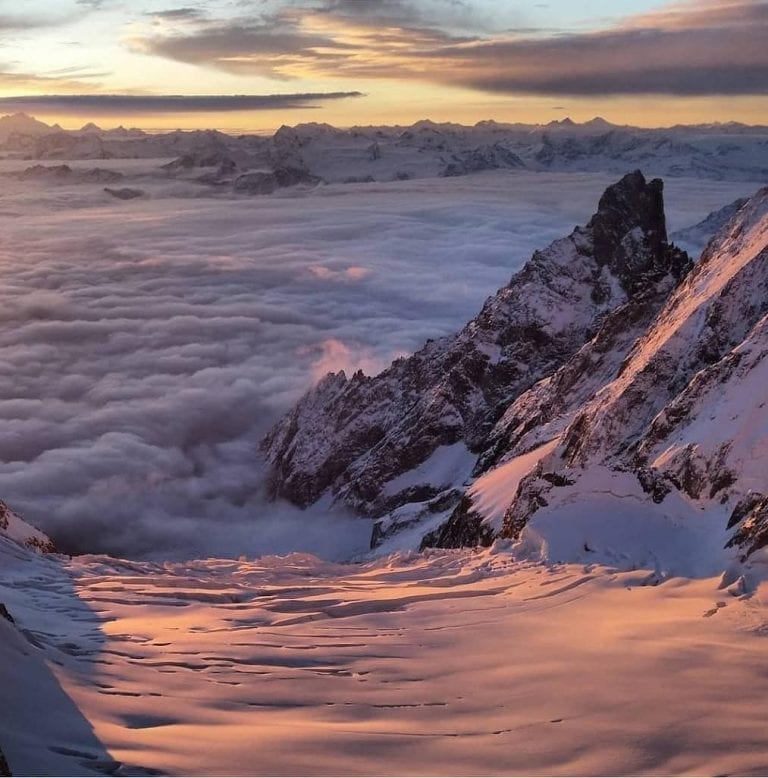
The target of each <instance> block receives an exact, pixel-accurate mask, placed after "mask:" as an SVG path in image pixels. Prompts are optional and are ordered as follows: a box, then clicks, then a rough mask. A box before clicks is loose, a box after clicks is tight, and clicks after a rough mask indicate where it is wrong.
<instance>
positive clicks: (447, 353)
mask: <svg viewBox="0 0 768 778" xmlns="http://www.w3.org/2000/svg"><path fill="white" fill-rule="evenodd" d="M731 211H732V216H731V219H730V221H728V223H727V224H726V225H725V226H724V227H723V228H722V230H721V231H720V232H719V233H718V235H717V236H716V237H715V238H714V239H713V240H712V242H711V243H710V244H709V246H708V247H707V249H706V251H705V252H704V254H703V256H702V258H701V260H700V262H699V263H698V264H697V266H696V267H695V269H694V270H693V271H692V272H689V270H690V267H691V265H690V262H689V260H688V258H687V256H686V255H685V254H684V253H682V252H680V251H679V250H678V249H676V248H674V246H671V245H670V244H669V243H668V242H667V236H666V231H665V228H664V214H663V204H662V199H661V182H660V181H652V182H650V183H648V182H646V181H645V179H644V178H643V176H642V175H641V174H640V173H639V172H636V173H633V174H631V175H628V176H625V177H624V178H623V179H622V180H621V181H620V182H619V183H617V184H616V185H614V186H612V187H609V189H608V190H607V191H606V193H605V194H604V195H603V197H602V198H601V201H600V204H599V207H598V211H597V213H596V214H595V216H594V217H593V218H592V220H591V221H590V223H589V224H588V225H587V226H586V227H584V228H577V229H576V230H575V231H574V233H573V234H572V235H571V236H569V237H568V238H564V239H561V240H559V241H556V242H555V243H554V244H552V246H550V247H549V248H547V249H545V250H544V251H541V252H536V253H535V254H534V256H533V257H532V259H531V260H530V261H529V263H528V264H527V265H526V266H525V267H524V268H523V270H522V271H520V273H518V274H516V275H515V276H514V277H513V278H512V280H511V281H510V283H509V285H508V286H507V287H504V288H503V289H501V290H500V291H499V292H498V293H497V294H496V295H494V296H493V297H491V298H490V299H489V300H488V302H487V303H486V304H485V306H484V307H483V310H482V311H481V313H480V314H479V315H478V316H477V317H476V318H475V319H473V320H472V321H471V322H470V323H469V324H468V325H467V326H466V327H465V328H464V329H463V330H462V331H461V332H460V333H458V334H457V335H455V336H453V337H450V338H445V339H442V340H439V341H434V342H430V343H428V344H427V345H426V346H425V347H424V348H423V349H421V350H420V351H418V352H416V354H414V355H413V356H412V357H410V358H408V359H401V360H398V361H397V362H395V363H394V364H393V365H392V367H390V368H389V369H388V370H385V371H384V372H383V373H381V374H379V375H378V376H376V377H374V378H368V377H365V376H363V375H362V374H361V373H357V374H355V375H354V376H353V377H352V378H351V379H348V378H347V377H346V376H345V375H343V374H335V375H329V376H328V377H327V378H326V379H324V380H323V381H322V382H321V383H320V384H319V385H318V386H317V387H316V388H315V389H314V390H312V391H311V392H310V393H309V394H308V395H307V396H306V397H305V398H304V399H303V400H302V401H301V402H300V403H299V404H298V405H297V407H296V408H295V409H294V410H293V411H292V412H291V413H290V414H289V415H288V416H287V417H286V418H285V419H283V420H282V421H281V422H280V423H279V424H278V425H277V427H276V428H275V429H274V430H273V431H272V432H271V433H270V434H269V435H268V436H267V438H266V439H265V442H264V451H265V455H266V458H267V462H268V463H269V467H270V473H271V488H272V492H273V494H274V495H275V496H281V497H285V498H288V499H290V500H292V501H293V502H295V503H297V504H299V505H307V504H309V503H311V502H314V501H316V500H318V499H321V498H323V497H325V498H328V497H329V496H330V497H331V498H332V499H334V500H337V501H343V502H344V503H346V504H348V505H350V506H352V507H353V508H354V509H355V510H357V511H359V512H360V513H361V514H363V515H366V516H373V517H377V518H379V522H378V524H377V527H376V530H375V532H374V537H373V543H374V545H376V544H383V547H384V548H387V547H396V546H397V545H406V546H407V545H413V544H419V543H421V545H422V546H428V545H438V546H461V545H473V544H478V543H481V544H487V543H489V542H491V541H492V540H493V539H494V538H495V537H498V536H503V537H508V538H513V539H515V540H517V541H519V542H521V543H523V544H526V545H527V546H528V547H531V548H534V547H535V548H536V549H538V551H539V552H541V553H544V554H545V555H556V556H557V558H573V557H578V558H579V559H580V558H581V557H586V558H592V557H593V556H594V555H595V554H597V553H598V552H599V551H600V550H602V551H604V552H606V553H608V552H607V551H606V548H608V547H611V548H613V547H620V546H621V545H622V544H624V545H626V544H627V543H629V544H630V545H634V547H635V551H637V547H638V546H642V547H643V548H645V547H647V548H648V550H649V551H648V553H653V554H655V555H656V557H654V559H655V560H656V562H658V563H659V564H662V562H659V559H660V558H661V557H659V556H658V554H659V551H658V548H657V547H660V548H662V549H663V548H665V547H666V546H667V545H668V544H669V543H672V545H674V543H675V542H677V541H674V538H675V537H678V536H679V538H686V540H685V541H683V540H682V539H680V540H679V542H680V543H684V542H689V541H690V539H689V538H688V533H689V532H690V531H694V534H695V535H696V537H697V538H698V539H699V540H700V546H701V547H700V548H699V550H698V551H697V552H693V551H692V552H691V553H694V554H699V556H700V557H701V559H702V560H710V561H711V560H712V559H713V558H714V557H717V558H718V559H720V557H721V556H722V553H723V547H724V546H725V545H726V544H728V545H729V546H730V547H736V548H738V549H740V553H742V554H749V553H750V552H752V551H754V550H755V549H757V548H759V547H761V546H762V545H765V544H766V543H768V487H766V485H765V483H764V473H765V472H766V471H767V470H768V461H766V457H768V453H767V452H768V448H766V446H765V445H764V440H765V438H766V433H768V429H766V423H768V415H767V414H766V412H765V409H764V405H765V403H764V400H763V398H762V394H761V388H760V387H761V386H762V385H763V384H762V383H761V382H762V381H764V376H763V373H764V372H765V370H766V369H768V368H766V365H767V364H768V362H766V361H765V360H764V359H763V357H764V356H765V355H766V354H767V353H768V347H766V337H768V335H767V334H766V333H768V327H767V326H766V323H765V322H766V320H765V318H764V317H765V314H766V313H767V312H768V189H764V190H761V191H760V192H759V193H758V194H757V195H755V196H754V197H753V198H752V199H750V200H749V201H748V202H747V203H746V204H742V205H741V207H738V208H737V207H735V206H734V208H732V209H731ZM574 506H578V509H576V508H574ZM638 517H642V518H638ZM633 538H634V540H633ZM670 538H672V540H670ZM534 539H535V542H534ZM697 542H698V541H697ZM612 553H613V551H611V552H610V553H609V556H610V554H612ZM662 557H663V554H662ZM646 561H647V560H646ZM702 564H706V561H702Z"/></svg>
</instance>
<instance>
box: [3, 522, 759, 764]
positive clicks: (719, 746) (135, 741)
mask: <svg viewBox="0 0 768 778" xmlns="http://www.w3.org/2000/svg"><path fill="white" fill-rule="evenodd" d="M609 528H610V522H609V521H607V520H606V521H605V522H604V531H609ZM666 537H669V535H666ZM687 551H688V546H687V545H686V544H685V543H684V542H675V543H670V544H669V546H668V552H667V554H668V556H667V558H668V559H670V558H671V556H672V555H673V554H675V555H676V559H677V562H678V563H679V565H678V568H677V569H678V570H680V569H683V570H685V571H687V572H688V573H689V574H695V568H694V567H693V562H694V560H692V559H691V558H690V555H689V554H688V553H687ZM681 566H682V567H681ZM760 567H761V565H760V564H758V563H757V562H754V563H753V564H752V566H751V567H750V566H746V567H745V568H744V569H742V570H740V571H734V572H732V573H729V574H728V575H726V576H724V577H720V576H719V575H717V574H716V573H715V571H714V570H713V569H712V568H709V569H706V570H705V571H704V576H705V577H702V578H696V577H693V578H687V579H683V578H667V577H666V576H665V575H664V573H663V571H661V570H654V568H653V565H652V564H651V566H650V567H643V568H640V569H636V570H634V571H631V572H618V571H617V570H616V569H615V566H609V567H601V566H599V565H595V564H579V565H573V564H571V565H548V566H545V565H542V564H540V563H538V562H535V561H522V562H521V561H515V560H514V559H513V558H512V557H511V556H510V554H509V552H508V550H506V549H504V548H502V547H499V546H497V547H496V548H493V549H487V550H484V551H482V552H476V551H468V550H460V551H455V552H443V551H440V552H437V551H432V552H429V553H427V554H422V555H417V554H399V555H396V556H391V557H388V558H386V559H381V560H378V561H376V562H373V563H366V564H358V565H339V564H331V563H328V562H321V561H320V560H318V559H317V558H315V557H312V556H308V555H300V554H293V555H290V556H287V557H280V558H277V557H272V558H264V559H259V560H250V561H242V560H241V561H233V560H220V559H218V560H217V559H206V560H201V561H195V562H186V563H163V564H160V563H150V562H135V561H130V562H129V561H125V560H117V559H111V558H107V557H99V556H84V557H79V558H75V559H72V560H69V559H64V558H62V557H48V558H46V557H41V556H39V555H36V554H33V553H32V552H29V551H26V550H24V549H22V548H21V547H19V546H17V545H15V544H12V543H10V542H9V541H7V540H5V539H3V538H1V537H0V592H1V593H2V601H3V602H4V604H5V605H6V606H7V612H8V614H9V615H10V616H11V617H12V618H13V623H11V622H9V621H8V620H6V619H4V618H2V617H0V688H2V689H3V701H4V704H3V705H2V706H0V731H1V732H2V746H3V751H4V753H5V756H6V758H7V760H8V763H9V766H10V768H11V770H12V771H13V773H14V774H16V775H105V774H109V775H118V776H130V775H139V776H142V775H155V774H158V773H160V774H170V775H378V774H382V775H393V774H397V775H401V774H409V775H411V774H413V775H422V774H429V775H433V774H434V775H473V774H478V775H496V774H503V775H509V774H513V775H515V774H519V775H537V774H543V775H559V774H566V775H629V774H666V775H678V774H695V775H714V774H738V775H750V774H759V773H760V772H762V768H763V767H764V765H765V764H766V763H767V762H768V748H767V747H766V741H765V732H764V729H765V724H764V721H763V719H762V717H761V716H760V715H759V712H760V711H761V710H762V709H763V706H764V700H765V697H766V694H768V680H767V679H766V674H765V672H764V666H765V646H764V641H765V634H766V631H767V630H768V613H766V609H765V607H764V605H763V601H764V599H765V595H766V584H765V583H764V582H763V579H764V575H763V574H762V573H761V572H760ZM651 678H652V679H653V681H654V682H653V683H638V679H651Z"/></svg>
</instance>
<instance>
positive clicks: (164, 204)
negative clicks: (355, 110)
mask: <svg viewBox="0 0 768 778" xmlns="http://www.w3.org/2000/svg"><path fill="white" fill-rule="evenodd" d="M2 164H3V165H4V166H5V167H6V168H8V167H9V166H11V165H13V164H14V163H12V162H4V163H2ZM15 164H16V165H18V164H19V163H15ZM83 164H85V165H87V164H88V163H83ZM109 164H110V165H118V164H119V163H117V162H110V163H109ZM124 164H125V166H126V170H129V171H133V172H134V173H135V171H136V166H137V164H138V163H135V162H131V163H124ZM142 164H146V163H142ZM158 181H160V183H155V184H153V183H151V181H149V180H147V181H145V182H142V183H141V185H142V186H143V187H145V188H146V189H147V191H148V193H149V194H150V198H149V199H145V200H137V201H131V202H128V203H122V202H120V203H116V202H115V201H114V200H112V199H111V198H109V196H108V195H105V194H104V193H103V192H102V191H101V190H100V189H99V188H98V187H89V186H83V185H81V186H79V187H76V186H71V187H65V186H62V187H50V186H48V187H45V186H39V187H38V186H36V185H34V184H33V183H25V184H19V183H15V184H14V186H15V187H16V188H15V189H14V193H13V195H11V194H10V193H8V194H7V195H6V197H5V198H4V203H3V210H2V212H0V228H1V229H2V234H3V241H2V243H1V244H0V496H2V498H3V499H6V500H7V501H8V502H10V503H11V504H12V505H13V506H14V507H15V508H17V509H18V510H19V511H20V512H22V513H23V514H24V515H25V516H26V518H27V519H28V520H30V521H32V522H33V523H36V524H38V525H39V526H41V527H42V528H43V529H45V530H47V531H49V532H51V533H53V535H54V536H55V537H56V538H57V539H58V540H59V541H60V542H62V543H64V544H65V545H66V546H68V547H70V548H74V549H80V550H83V549H91V550H103V551H109V552H112V553H116V554H122V555H129V556H156V557H168V556H174V555H175V556H188V555H205V554H211V553H218V554H229V555H238V554H240V553H247V554H256V553H267V552H274V551H287V550H289V549H291V548H300V549H303V550H314V551H319V552H321V553H323V554H328V555H345V554H348V553H351V552H352V551H354V550H356V549H357V550H359V549H362V548H364V547H365V545H366V541H367V533H368V529H369V528H368V527H367V526H366V525H365V524H364V523H360V522H351V523H350V521H349V519H348V518H345V517H344V516H343V515H336V516H334V517H333V518H332V519H331V518H329V513H328V511H327V506H323V507H322V508H321V509H320V511H319V512H316V513H313V514H302V513H300V512H298V511H296V510H295V509H293V508H290V507H286V506H280V505H277V506H275V505H267V504H264V502H263V500H262V495H261V485H262V482H261V473H260V471H259V467H258V457H257V446H258V441H259V439H260V437H261V435H262V434H263V433H264V431H265V430H266V429H267V428H268V427H269V425H270V424H272V423H273V421H274V420H275V419H276V418H277V416H278V415H279V414H280V413H282V412H283V411H284V410H285V409H286V408H287V407H288V406H289V405H290V404H291V403H292V402H293V401H294V400H295V399H296V398H297V397H298V396H299V395H300V394H301V392H302V391H303V390H304V389H305V388H307V387H308V386H309V385H310V384H311V382H312V381H313V380H316V379H317V378H318V377H319V376H320V374H321V373H323V372H324V371H326V370H336V369H342V368H343V369H349V370H352V369H355V368H357V367H363V368H365V369H368V370H371V371H375V370H376V369H378V368H380V367H382V366H383V365H385V364H386V363H388V361H389V360H390V359H392V358H393V357H394V356H397V355H399V354H401V353H404V352H410V351H411V350H413V349H414V348H416V347H417V346H419V345H420V344H421V343H422V342H423V341H424V340H425V339H426V338H428V337H435V336H439V335H441V334H444V333H447V332H450V331H452V330H453V329H455V328H456V327H458V326H460V325H461V324H462V323H463V322H464V321H465V320H466V319H467V318H468V317H469V316H470V315H472V314H473V313H474V312H475V311H476V310H477V309H478V308H479V306H480V304H481V303H482V300H483V299H484V298H485V297H486V295H487V294H489V293H490V292H492V291H494V290H495V289H496V288H497V287H498V286H500V285H501V284H503V283H504V282H505V281H506V280H507V278H508V276H509V275H510V274H511V272H512V271H513V270H514V269H515V268H516V267H518V266H519V264H520V263H521V262H522V261H525V260H526V259H527V258H528V256H529V255H530V254H531V252H532V250H533V249H535V248H537V247H540V246H542V245H544V244H546V243H547V242H548V241H550V240H551V239H552V238H554V237H556V236H559V235H560V234H562V233H564V232H567V231H569V230H570V229H571V227H572V226H573V225H574V224H575V223H578V222H583V221H584V219H585V218H586V217H587V216H588V215H589V212H590V211H591V210H592V208H593V206H594V204H595V203H596V201H597V198H598V197H599V194H600V193H601V192H602V190H603V188H604V186H605V185H606V183H608V182H609V177H606V176H605V175H583V174H579V175H546V174H535V175H524V174H513V175H508V174H498V175H495V174H494V175H484V176H476V177H468V178H464V179H438V180H415V181H407V182H398V183H391V184H371V185H363V186H328V187H323V188H319V189H316V190H313V191H312V192H311V193H309V194H306V195H302V196H296V195H295V194H292V193H286V194H284V195H281V196H272V197H259V198H252V199H231V198H222V199H218V198H210V197H207V198H201V197H200V196H199V190H197V189H192V188H186V186H187V185H169V184H168V183H162V180H160V179H158ZM742 188H743V185H742V186H741V187H739V185H735V184H725V183H722V184H707V183H705V182H700V181H697V182H687V183H686V182H684V181H682V180H681V181H675V182H672V183H671V185H670V187H669V194H668V199H669V201H670V202H671V203H673V205H672V213H673V219H672V224H671V226H672V227H673V228H675V227H681V226H685V225H687V224H690V223H693V222H696V221H698V220H699V219H700V218H701V217H702V216H703V215H705V214H706V213H707V212H708V211H710V210H712V208H713V207H715V206H719V205H721V204H723V203H724V202H729V201H730V200H732V199H733V198H734V197H735V196H736V195H740V194H746V193H745V192H743V191H742ZM192 195H196V196H192ZM675 203H676V204H675ZM674 214H676V215H677V217H676V218H674ZM330 521H333V522H335V523H334V524H333V525H331V524H330V523H329V522H330ZM340 539H341V544H340Z"/></svg>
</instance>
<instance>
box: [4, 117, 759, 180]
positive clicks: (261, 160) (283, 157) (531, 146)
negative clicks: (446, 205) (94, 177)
mask: <svg viewBox="0 0 768 778" xmlns="http://www.w3.org/2000/svg"><path fill="white" fill-rule="evenodd" d="M0 155H3V156H6V157H9V156H10V157H17V158H21V159H29V160H77V159H99V160H104V159H128V158H146V159H154V158H157V159H165V160H175V165H174V166H173V167H169V168H167V169H166V170H165V174H166V175H169V176H176V177H183V178H189V179H192V180H196V181H199V182H200V183H201V184H204V185H207V186H218V187H230V188H233V189H234V190H235V191H237V192H240V193H243V194H265V193H269V192H271V191H274V190H275V189H277V188H281V187H284V186H294V185H296V184H308V185H315V184H317V183H321V182H328V183H344V182H348V183H361V182H363V183H364V182H373V181H392V180H402V179H408V178H424V177H436V176H457V175H466V174H468V173H476V172H482V171H485V170H498V169H508V170H516V169H526V170H532V171H537V170H544V171H569V172H600V171H602V172H615V173H617V174H621V173H624V172H626V171H627V170H628V169H632V168H634V167H640V166H642V167H645V168H648V167H652V172H653V173H654V174H655V175H663V176H692V177H697V178H709V179H727V180H743V181H755V182H759V181H762V180H765V179H766V178H768V127H764V126H755V127H750V126H747V125H743V124H738V123H733V122H730V123H726V124H706V125H696V126H675V127H670V128H665V129H646V128H639V127H629V126H617V125H613V124H611V123H609V122H607V121H606V120H605V119H602V118H600V117H596V118H595V119H592V120H591V121H588V122H585V123H583V124H577V123H575V122H573V121H571V120H570V119H563V120H562V121H553V122H550V123H548V124H544V125H530V124H502V123H499V122H494V121H483V122H478V123H477V124H476V125H474V126H471V127H465V126H462V125H458V124H451V123H443V124H437V123H435V122H431V121H428V120H423V121H420V122H416V123H415V124H413V125H412V126H409V127H400V126H395V127H351V128H349V129H343V130H342V129H337V128H335V127H331V126H330V125H328V124H317V123H310V124H300V125H297V126H296V127H281V128H280V129H279V130H278V131H277V132H276V133H274V135H272V136H271V137H270V136H261V135H239V136H231V135H227V134H225V133H222V132H218V131H215V130H196V131H190V132H184V131H179V130H177V131H174V132H168V133H153V134H150V133H146V132H143V131H142V130H138V129H125V128H123V127H118V128H116V129H111V130H104V129H102V128H100V127H98V126H96V125H95V124H93V123H89V124H86V125H85V126H84V127H82V128H80V129H78V130H63V129H62V128H61V127H59V126H58V125H54V126H48V125H46V124H44V123H43V122H40V121H38V120H37V119H34V118H32V117H30V116H27V115H26V114H14V115H12V116H5V117H2V118H0ZM265 175H267V176H271V177H267V178H265V177H264V176H265ZM243 176H248V178H243ZM238 182H239V183H238Z"/></svg>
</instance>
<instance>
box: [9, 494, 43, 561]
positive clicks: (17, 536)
mask: <svg viewBox="0 0 768 778" xmlns="http://www.w3.org/2000/svg"><path fill="white" fill-rule="evenodd" d="M0 534H1V535H4V536H6V537H8V538H10V539H11V540H14V541H15V542H16V543H20V544H21V545H23V546H27V547H28V548H32V549H35V550H36V551H40V552H41V553H47V554H52V553H55V552H56V547H55V546H54V544H53V541H52V540H51V539H50V538H49V537H48V536H47V535H46V534H45V533H43V532H41V531H40V530H39V529H36V528H35V527H33V526H31V525H30V524H27V522H25V521H24V520H23V519H22V518H21V517H20V516H19V515H18V514H17V513H14V512H13V511H12V510H11V509H10V508H9V507H8V506H7V505H6V504H5V503H4V502H3V501H2V500H0Z"/></svg>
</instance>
